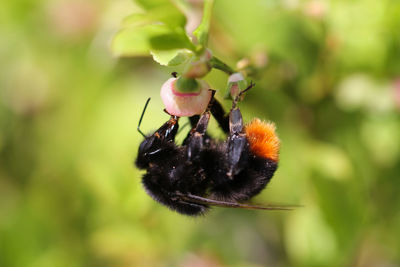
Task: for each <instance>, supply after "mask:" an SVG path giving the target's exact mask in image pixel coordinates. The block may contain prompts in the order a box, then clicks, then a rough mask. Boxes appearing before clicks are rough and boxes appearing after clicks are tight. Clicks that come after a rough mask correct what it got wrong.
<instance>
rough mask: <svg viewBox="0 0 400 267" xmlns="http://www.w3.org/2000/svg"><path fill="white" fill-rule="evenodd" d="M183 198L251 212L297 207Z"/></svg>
mask: <svg viewBox="0 0 400 267" xmlns="http://www.w3.org/2000/svg"><path fill="white" fill-rule="evenodd" d="M181 198H182V199H183V200H185V201H188V202H192V203H198V204H206V205H210V206H217V207H225V208H240V209H249V210H292V209H294V208H296V207H297V206H290V205H288V206H286V205H279V206H278V205H251V204H245V203H238V202H228V201H221V200H215V199H209V198H204V197H199V196H195V195H192V194H185V195H183V194H182V195H181Z"/></svg>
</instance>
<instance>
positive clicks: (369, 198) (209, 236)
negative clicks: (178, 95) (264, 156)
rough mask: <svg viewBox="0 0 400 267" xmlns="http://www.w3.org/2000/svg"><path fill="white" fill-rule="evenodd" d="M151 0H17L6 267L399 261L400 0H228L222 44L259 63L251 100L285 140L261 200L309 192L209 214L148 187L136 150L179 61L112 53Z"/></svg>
mask: <svg viewBox="0 0 400 267" xmlns="http://www.w3.org/2000/svg"><path fill="white" fill-rule="evenodd" d="M189 2H190V3H189V4H191V5H195V4H196V2H198V1H189ZM138 10H139V8H138V7H137V6H136V5H135V3H134V2H133V1H129V0H114V1H109V0H97V1H94V0H93V1H90V0H16V1H11V0H6V1H3V2H2V4H1V8H0V35H1V37H0V266H1V267H9V266H10V267H11V266H35V267H42V266H180V267H188V266H193V267H201V266H211V267H215V266H218V267H220V266H250V267H256V266H400V164H399V161H400V119H399V117H400V116H399V114H400V2H399V1H396V0H362V1H361V0H351V1H350V0H331V1H322V0H321V1H316V0H313V1H311V0H310V1H300V0H252V1H244V0H243V1H232V0H216V3H215V7H214V14H213V20H212V29H211V36H210V48H211V50H212V51H213V52H214V54H215V55H217V56H218V57H220V58H221V59H223V60H224V61H226V62H228V63H230V64H232V65H234V64H235V63H236V62H237V61H238V60H240V59H242V58H243V57H248V59H249V60H251V61H252V62H254V63H256V64H258V65H259V66H261V67H262V68H261V69H260V71H259V73H258V75H257V77H255V78H253V80H254V81H255V82H256V84H257V86H256V88H255V89H254V90H252V91H251V93H249V94H248V95H247V97H246V100H245V101H244V102H243V103H242V104H241V110H242V112H243V114H244V117H245V119H246V120H249V119H251V118H252V117H254V116H257V117H260V118H264V119H268V120H272V121H275V122H276V124H277V128H278V133H279V135H280V137H281V140H282V150H281V163H280V167H279V169H278V171H277V173H276V175H275V177H274V178H273V179H272V181H271V183H270V185H269V186H268V188H267V189H266V190H265V191H263V192H262V194H260V195H259V196H258V197H257V198H256V199H255V201H256V202H261V203H271V202H272V203H284V204H299V205H303V207H301V208H298V209H296V210H294V211H290V212H285V211H283V212H263V211H246V210H229V209H219V208H216V209H214V210H213V211H212V212H210V214H209V215H207V216H205V217H203V218H196V219H194V218H188V217H184V216H181V215H178V214H176V213H173V212H171V211H169V210H168V209H166V208H165V207H163V206H160V205H159V204H157V203H155V202H154V201H153V200H152V199H150V197H149V196H147V195H146V193H145V192H144V190H143V189H142V186H141V183H140V176H141V173H140V172H139V171H138V170H137V169H135V168H134V167H133V164H132V162H133V160H134V158H135V156H136V153H137V148H138V145H139V142H141V140H142V137H141V136H140V135H139V134H138V133H137V132H136V126H137V122H138V118H139V116H140V113H141V110H142V108H143V105H144V103H145V100H146V99H147V97H152V101H151V102H150V106H149V108H148V111H147V113H146V116H145V119H144V122H143V126H142V129H143V130H144V131H146V132H150V131H151V130H153V129H155V128H157V127H159V126H160V125H161V124H162V123H163V122H164V121H165V120H167V118H168V116H167V115H166V114H165V113H164V112H162V109H163V106H162V104H161V101H160V97H159V89H160V86H161V84H162V83H163V82H164V81H165V80H166V79H167V78H169V77H170V74H169V73H170V72H171V71H172V70H171V69H169V68H166V67H162V66H160V65H158V64H157V63H155V62H154V61H153V60H152V59H151V58H150V57H148V58H146V57H143V58H130V59H128V58H125V59H118V58H115V57H113V56H112V54H111V52H110V49H109V44H110V40H111V38H112V36H113V35H114V34H115V33H116V31H117V30H118V29H119V25H120V22H121V20H122V18H123V17H125V16H126V15H128V14H131V13H133V12H136V11H138ZM226 78H227V77H226V75H225V74H223V73H221V72H219V71H212V72H211V73H210V74H209V75H208V76H207V78H206V79H207V80H208V81H209V83H210V84H211V86H212V87H213V88H216V89H218V88H225V86H226ZM223 94H224V92H223V90H219V91H218V93H217V97H218V98H219V99H222V96H223ZM224 105H226V107H227V108H228V107H229V101H225V102H224ZM211 128H212V129H211V131H212V133H213V134H215V135H216V136H220V137H221V138H223V136H222V135H221V133H220V132H219V131H218V130H216V129H215V128H216V125H215V124H213V125H212V126H211ZM183 135H184V134H182V136H183ZM182 136H181V138H182Z"/></svg>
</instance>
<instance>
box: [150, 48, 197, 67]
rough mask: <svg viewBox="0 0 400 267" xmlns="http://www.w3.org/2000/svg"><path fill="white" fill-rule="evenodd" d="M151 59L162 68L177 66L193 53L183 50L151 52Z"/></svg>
mask: <svg viewBox="0 0 400 267" xmlns="http://www.w3.org/2000/svg"><path fill="white" fill-rule="evenodd" d="M150 53H151V55H152V56H153V59H154V60H155V61H156V62H158V63H159V64H161V65H164V66H178V65H180V64H182V63H184V62H186V61H187V60H189V58H191V57H192V56H193V53H192V52H190V51H188V50H185V49H174V50H162V51H160V50H152V51H150Z"/></svg>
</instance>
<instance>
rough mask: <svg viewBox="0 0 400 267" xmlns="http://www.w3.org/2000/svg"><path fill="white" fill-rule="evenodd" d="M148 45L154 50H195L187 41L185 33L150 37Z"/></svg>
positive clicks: (170, 33) (168, 33)
mask: <svg viewBox="0 0 400 267" xmlns="http://www.w3.org/2000/svg"><path fill="white" fill-rule="evenodd" d="M149 41H150V45H151V48H152V49H155V50H171V49H179V48H187V49H189V50H192V51H194V50H195V49H196V48H195V46H194V45H193V43H192V42H191V41H190V40H189V38H188V36H187V35H186V33H184V32H183V31H182V32H176V31H175V32H173V31H170V32H166V33H163V34H159V35H155V36H152V37H150V40H149Z"/></svg>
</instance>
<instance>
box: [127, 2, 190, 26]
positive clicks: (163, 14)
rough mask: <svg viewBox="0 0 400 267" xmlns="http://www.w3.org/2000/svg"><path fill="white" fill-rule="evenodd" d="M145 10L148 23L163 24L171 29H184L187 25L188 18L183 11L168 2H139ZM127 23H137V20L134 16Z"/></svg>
mask: <svg viewBox="0 0 400 267" xmlns="http://www.w3.org/2000/svg"><path fill="white" fill-rule="evenodd" d="M137 2H138V3H139V4H140V5H141V6H143V8H144V9H146V11H147V12H146V18H145V21H147V23H151V22H161V23H164V24H165V25H167V26H168V27H171V28H176V27H180V28H182V29H183V28H184V27H185V25H186V17H185V15H184V14H183V13H182V11H181V10H180V9H179V8H178V7H177V6H176V5H174V4H173V3H172V2H170V1H168V0H151V1H147V0H145V1H137ZM126 20H127V21H126V22H125V23H129V22H133V23H136V22H137V21H136V20H137V18H135V16H134V15H133V17H132V18H131V16H129V17H128V18H127V19H126Z"/></svg>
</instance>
